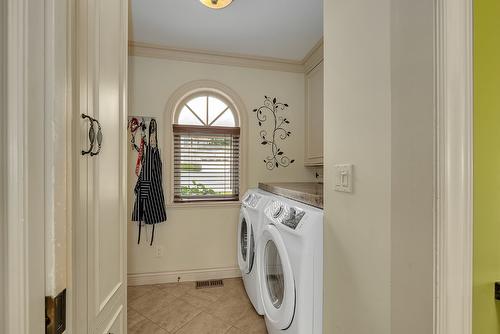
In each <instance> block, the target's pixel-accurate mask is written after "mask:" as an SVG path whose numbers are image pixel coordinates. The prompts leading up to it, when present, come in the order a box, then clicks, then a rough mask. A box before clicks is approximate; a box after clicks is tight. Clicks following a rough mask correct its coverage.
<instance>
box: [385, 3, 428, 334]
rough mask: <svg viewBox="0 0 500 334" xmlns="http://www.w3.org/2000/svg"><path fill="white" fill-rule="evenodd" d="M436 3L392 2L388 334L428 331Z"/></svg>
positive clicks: (414, 333)
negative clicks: (389, 305)
mask: <svg viewBox="0 0 500 334" xmlns="http://www.w3.org/2000/svg"><path fill="white" fill-rule="evenodd" d="M434 3H435V1H433V0H419V1H413V0H398V1H393V2H392V15H391V20H392V29H391V32H392V34H391V38H392V39H391V65H392V70H391V72H392V75H391V81H392V85H391V86H392V97H391V108H392V112H391V137H392V141H391V142H392V144H391V150H392V152H391V159H392V162H391V165H392V166H391V171H392V180H391V187H392V197H391V248H392V252H391V262H392V263H391V286H392V288H391V319H392V321H391V325H392V329H391V330H392V333H405V334H422V333H432V329H433V326H432V317H433V228H434V226H433V203H434V202H433V187H434V180H433V172H434V166H433V157H434V150H433V149H434V68H433V57H434V38H433V37H434V33H433V20H434Z"/></svg>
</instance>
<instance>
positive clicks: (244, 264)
mask: <svg viewBox="0 0 500 334" xmlns="http://www.w3.org/2000/svg"><path fill="white" fill-rule="evenodd" d="M268 201H269V195H268V193H266V192H264V191H262V190H260V189H251V190H249V191H247V192H246V193H245V195H244V196H243V200H242V204H241V210H240V219H239V223H238V237H237V240H238V265H239V267H240V270H241V276H242V278H243V283H244V285H245V290H246V292H247V295H248V298H249V299H250V301H251V302H252V305H253V307H254V308H255V311H256V312H257V313H258V314H260V315H263V314H264V309H263V307H262V295H261V289H260V280H259V275H258V273H257V266H258V265H257V261H258V260H257V256H256V249H257V246H258V244H259V239H260V235H261V233H262V219H263V216H264V208H265V207H266V205H267V202H268Z"/></svg>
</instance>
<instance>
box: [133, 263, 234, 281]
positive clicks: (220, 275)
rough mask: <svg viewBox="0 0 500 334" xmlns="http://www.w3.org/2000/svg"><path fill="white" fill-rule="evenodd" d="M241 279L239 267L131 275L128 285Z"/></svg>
mask: <svg viewBox="0 0 500 334" xmlns="http://www.w3.org/2000/svg"><path fill="white" fill-rule="evenodd" d="M234 277H241V271H240V268H238V267H228V268H212V269H199V270H184V271H166V272H159V273H146V274H129V275H128V285H129V286H135V285H151V284H165V283H175V282H193V281H204V280H211V279H224V278H234Z"/></svg>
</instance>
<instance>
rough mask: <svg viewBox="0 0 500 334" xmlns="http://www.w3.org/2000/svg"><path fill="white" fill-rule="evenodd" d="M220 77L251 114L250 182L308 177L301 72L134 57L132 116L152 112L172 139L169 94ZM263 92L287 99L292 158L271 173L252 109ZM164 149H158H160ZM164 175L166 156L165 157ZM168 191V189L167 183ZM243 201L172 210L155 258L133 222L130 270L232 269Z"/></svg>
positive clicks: (286, 146) (163, 132) (159, 231)
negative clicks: (160, 250) (168, 120)
mask: <svg viewBox="0 0 500 334" xmlns="http://www.w3.org/2000/svg"><path fill="white" fill-rule="evenodd" d="M202 79H208V80H215V81H218V82H220V83H222V84H224V85H226V86H228V87H230V88H231V89H232V90H234V91H235V92H236V93H237V94H239V96H240V97H241V99H242V100H243V102H244V104H245V105H246V112H247V120H248V124H247V126H248V141H249V143H248V152H247V153H248V155H247V161H248V166H247V183H248V186H249V187H255V186H257V184H258V182H259V181H311V180H313V178H314V175H313V172H312V171H310V170H308V169H306V168H305V167H303V161H304V89H305V88H304V75H303V74H299V73H287V72H277V71H266V70H258V69H251V68H242V67H232V66H221V65H211V64H199V63H188V62H181V61H173V60H166V59H157V58H146V57H130V58H129V115H141V116H154V117H156V118H157V121H158V124H159V132H160V145H161V147H165V146H166V145H169V144H170V143H168V142H167V141H166V138H168V136H167V133H168V131H169V130H168V129H165V128H164V123H165V117H170V114H169V113H170V111H169V110H165V109H166V105H167V101H168V99H169V97H170V96H171V94H172V93H173V92H174V91H175V90H176V89H178V88H179V87H180V86H182V85H183V84H185V83H188V82H191V81H195V80H202ZM264 95H271V96H276V97H278V99H280V100H282V101H283V102H286V103H288V104H289V105H290V108H289V111H288V114H287V118H288V119H290V122H291V124H290V126H291V131H292V136H291V137H290V138H289V139H287V141H286V142H284V144H283V150H284V151H285V153H287V154H288V155H289V157H290V158H293V159H295V160H296V161H295V163H294V164H293V165H292V166H290V167H288V168H279V169H278V170H274V171H268V170H267V169H266V168H265V166H264V163H263V159H264V158H265V156H266V154H267V152H266V149H265V147H263V146H262V145H260V141H259V128H258V125H257V122H256V118H255V114H254V113H253V112H252V110H253V108H256V107H258V106H260V104H261V103H262V102H263V99H264ZM161 147H160V148H161ZM129 152H130V153H131V154H130V155H129V170H130V173H129V175H130V177H129V211H130V206H131V205H132V203H133V199H134V196H133V191H132V189H133V186H134V184H135V178H134V176H133V175H134V174H133V168H134V165H135V162H134V159H135V154H134V153H132V152H131V151H129ZM163 160H164V177H166V176H167V175H168V168H169V167H170V166H169V161H168V159H166V157H165V156H163ZM165 190H167V189H165ZM238 214H239V207H238V206H237V205H233V206H219V207H193V208H178V207H176V208H170V207H169V208H167V215H168V221H167V222H166V223H163V224H161V225H159V226H157V230H156V234H155V245H161V246H163V247H164V256H163V257H161V258H157V257H155V254H154V248H152V247H150V246H149V244H147V243H146V242H145V239H143V242H142V244H141V245H137V227H136V225H135V224H132V223H129V229H128V230H129V240H128V242H129V247H128V272H129V273H130V274H137V273H155V272H176V271H183V270H200V269H213V268H235V267H237V259H236V228H237V224H238Z"/></svg>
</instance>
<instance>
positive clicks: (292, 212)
mask: <svg viewBox="0 0 500 334" xmlns="http://www.w3.org/2000/svg"><path fill="white" fill-rule="evenodd" d="M305 214H306V213H305V212H304V210H302V209H299V208H296V207H291V206H288V205H286V204H285V203H283V202H281V201H272V202H271V203H270V204H269V205H268V206H267V208H266V216H267V217H268V218H269V219H271V221H273V222H274V223H279V224H283V225H285V226H288V227H289V228H291V229H292V230H295V229H296V228H297V226H298V225H299V223H300V221H301V220H302V218H303V217H304V215H305Z"/></svg>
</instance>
